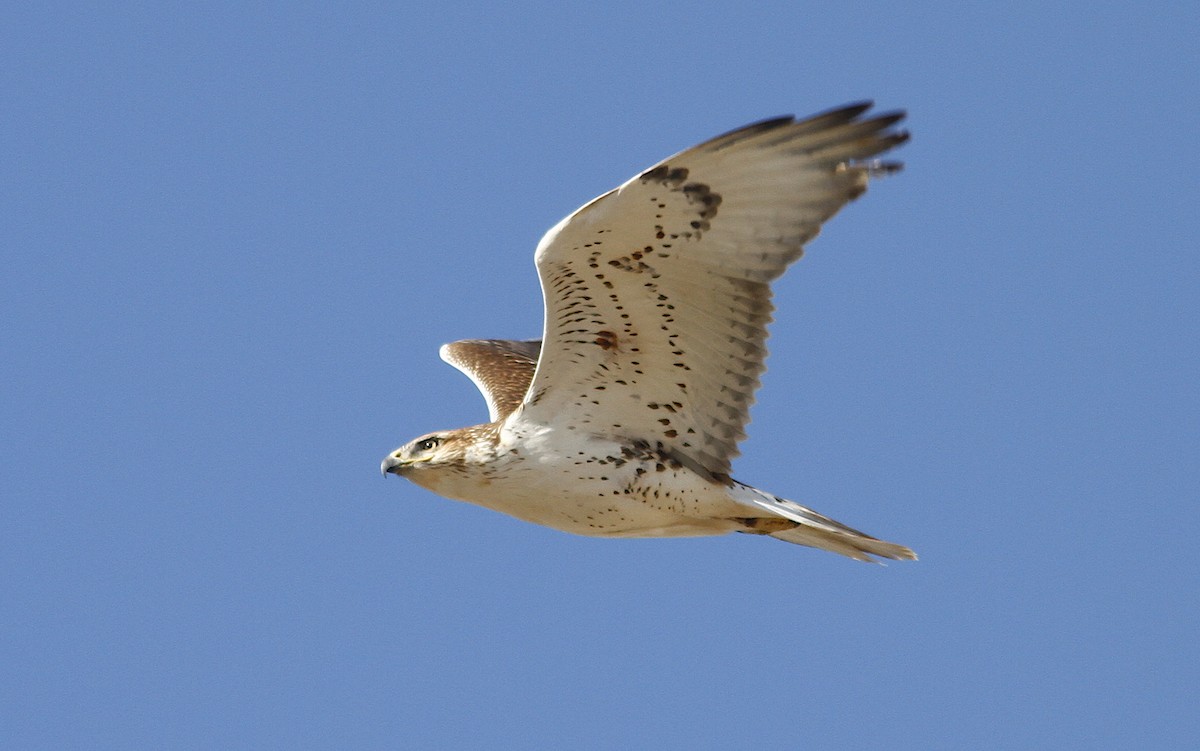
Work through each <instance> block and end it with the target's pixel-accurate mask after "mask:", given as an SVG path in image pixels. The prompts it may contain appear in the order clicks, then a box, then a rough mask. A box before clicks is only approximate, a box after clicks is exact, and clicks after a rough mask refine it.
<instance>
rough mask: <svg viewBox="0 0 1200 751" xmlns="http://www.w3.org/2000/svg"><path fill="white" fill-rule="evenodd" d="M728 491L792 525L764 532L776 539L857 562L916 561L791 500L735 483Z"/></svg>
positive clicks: (900, 547)
mask: <svg viewBox="0 0 1200 751" xmlns="http://www.w3.org/2000/svg"><path fill="white" fill-rule="evenodd" d="M731 490H732V491H733V496H734V497H735V498H736V499H737V500H739V501H741V502H743V503H746V504H749V505H751V506H755V507H758V508H760V509H765V510H767V511H770V512H771V513H772V514H775V515H778V516H780V517H783V518H784V519H788V520H790V521H792V522H795V523H796V526H794V527H791V528H789V529H783V530H777V531H773V532H767V533H766V534H769V535H771V537H774V538H776V539H778V540H784V541H786V542H792V543H795V544H797V545H807V546H809V547H813V548H821V549H823V550H828V551H831V552H834V553H840V554H842V555H844V556H849V557H850V558H854V559H855V560H859V561H870V562H877V561H875V559H874V558H872V557H871V556H873V555H874V556H879V557H880V558H891V559H892V560H910V561H915V560H916V559H917V554H916V553H914V552H913V551H912V550H910V549H909V548H906V547H904V546H903V545H897V544H896V543H894V542H885V541H883V540H878V539H876V538H874V537H871V536H870V535H865V534H863V533H862V532H859V531H858V530H857V529H851V528H850V527H847V526H846V525H845V524H842V523H841V522H838V521H834V520H833V519H830V518H829V517H828V516H823V515H821V514H818V513H817V512H816V511H813V510H812V509H810V508H805V507H804V506H801V505H800V504H798V503H796V502H795V501H789V500H787V499H786V498H780V497H778V496H774V495H771V494H770V493H767V492H764V491H762V490H759V489H758V488H754V487H751V486H749V485H743V484H742V483H740V482H736V481H735V482H734V485H733V488H732V489H731Z"/></svg>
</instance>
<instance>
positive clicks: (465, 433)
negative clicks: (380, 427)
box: [379, 425, 496, 490]
mask: <svg viewBox="0 0 1200 751" xmlns="http://www.w3.org/2000/svg"><path fill="white" fill-rule="evenodd" d="M491 427H493V426H490V425H477V426H475V427H471V428H459V429H458V430H443V431H439V432H437V433H426V434H425V435H423V436H421V437H419V438H414V439H413V440H411V441H409V442H408V443H406V444H404V445H403V446H401V447H400V448H398V449H396V450H395V451H393V452H392V453H390V454H388V455H387V456H385V457H384V458H383V462H382V463H381V464H380V465H379V469H380V471H382V472H383V473H384V475H387V474H388V473H391V474H393V475H399V476H401V477H407V478H408V479H409V480H412V481H413V482H415V483H416V484H418V485H420V486H422V487H425V488H429V489H430V490H434V489H435V486H437V485H438V484H439V481H440V480H441V479H442V478H445V477H446V476H447V474H463V473H469V472H470V470H471V468H472V465H476V464H482V463H486V462H487V460H488V459H490V458H493V457H495V453H496V452H495V444H496V436H495V434H494V432H493V431H491V430H488V428H491Z"/></svg>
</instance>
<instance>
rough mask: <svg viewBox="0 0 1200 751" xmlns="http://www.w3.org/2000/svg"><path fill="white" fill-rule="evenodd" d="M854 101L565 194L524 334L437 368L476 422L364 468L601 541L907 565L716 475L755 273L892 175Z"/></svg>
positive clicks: (742, 366) (757, 305) (778, 267)
mask: <svg viewBox="0 0 1200 751" xmlns="http://www.w3.org/2000/svg"><path fill="white" fill-rule="evenodd" d="M870 107H871V103H869V102H866V103H859V104H854V105H850V106H846V107H841V108H839V109H834V110H830V111H827V112H824V113H821V114H818V115H815V116H813V117H809V118H807V119H804V120H796V119H795V118H793V117H781V118H775V119H771V120H764V121H762V122H758V123H755V124H753V125H748V126H746V127H743V128H740V129H738V130H734V131H731V132H729V133H726V134H724V135H722V136H718V137H716V138H714V139H712V140H710V141H706V142H704V143H702V144H700V145H699V146H695V147H693V148H690V149H688V150H686V151H683V152H680V153H679V154H676V155H675V156H672V157H669V158H667V159H665V160H664V161H662V162H659V163H658V164H656V165H654V166H653V167H651V168H649V169H647V170H646V171H644V172H642V173H641V174H639V175H637V176H635V177H634V178H633V179H631V180H629V181H628V182H626V183H625V184H624V185H621V186H620V187H619V188H617V189H615V190H612V191H610V192H608V193H605V194H604V195H602V196H600V197H599V198H596V199H595V200H593V201H590V202H589V203H587V204H585V205H584V206H583V207H582V208H580V209H578V210H577V211H575V212H574V213H573V214H571V215H570V216H568V217H567V218H565V219H563V220H562V221H561V222H559V223H558V224H557V225H556V226H554V227H553V228H552V229H550V231H548V232H547V233H546V234H545V236H544V237H543V238H542V240H541V242H540V243H539V244H538V247H537V252H536V255H535V262H536V264H537V270H538V276H539V277H540V279H541V284H542V296H543V298H544V302H545V326H544V329H543V334H542V339H541V340H530V341H510V340H497V339H472V340H465V341H458V342H454V343H452V344H446V345H444V346H443V347H442V348H441V356H442V359H443V360H445V361H446V362H448V363H450V364H451V365H453V366H454V367H456V368H458V369H459V370H461V371H463V372H464V373H465V374H466V375H467V376H469V377H470V378H471V380H472V381H474V382H475V385H476V386H478V387H479V390H480V391H481V392H482V393H483V396H484V398H485V399H486V400H487V406H488V412H489V416H490V421H489V422H487V423H484V424H482V425H476V426H474V427H467V428H459V429H457V430H442V431H437V432H435V433H428V434H426V435H423V436H421V437H419V438H416V439H415V440H413V441H411V442H409V443H407V444H405V445H404V446H402V447H400V448H398V449H396V450H395V451H393V452H391V453H390V454H388V455H387V457H385V458H384V460H383V463H382V470H383V472H384V473H385V475H386V473H392V474H396V475H400V476H402V477H406V478H408V479H409V480H412V481H413V482H415V483H417V484H418V485H421V486H422V487H425V488H427V489H429V490H432V491H434V492H435V493H439V494H441V495H443V496H447V497H449V498H453V499H457V500H462V501H468V502H470V503H475V504H478V505H480V506H485V507H487V508H490V509H494V510H496V511H501V512H503V513H506V514H510V515H512V516H515V517H517V518H519V519H524V520H526V521H529V522H533V523H535V524H542V525H545V526H547V527H553V528H555V529H559V530H563V531H566V532H574V533H576V534H582V535H593V536H601V537H677V536H699V535H720V534H725V533H728V532H746V533H750V534H756V535H769V536H771V537H774V538H777V539H780V540H786V541H788V542H792V543H798V544H800V545H808V546H811V547H815V548H822V549H825V550H830V551H833V552H835V553H841V554H842V555H846V556H849V557H851V558H856V559H859V560H864V561H871V560H874V558H872V556H878V557H881V558H892V559H915V558H916V555H915V554H914V553H913V552H912V551H911V550H909V549H908V548H906V547H904V546H902V545H897V544H894V543H890V542H884V541H882V540H879V539H876V538H874V537H870V536H868V535H865V534H863V533H862V532H859V531H857V530H854V529H851V528H850V527H847V526H846V525H844V524H842V523H840V522H837V521H834V520H833V519H830V518H829V517H827V516H823V515H821V514H819V513H817V512H816V511H813V510H812V509H809V508H806V507H805V506H801V505H800V504H798V503H796V502H794V501H790V500H786V499H784V498H781V497H779V496H776V495H773V494H771V493H768V492H765V491H762V490H759V489H757V488H754V487H751V486H750V485H746V484H743V483H741V482H738V481H737V480H734V479H733V478H732V477H730V460H731V459H733V458H734V457H735V456H736V455H737V454H738V450H737V444H738V442H739V441H740V440H741V439H742V438H744V437H745V432H744V427H745V425H746V423H747V422H748V421H749V419H750V418H749V407H750V404H751V402H752V401H753V400H754V391H755V389H756V388H757V387H758V385H759V376H760V375H761V374H762V372H763V371H764V370H765V366H764V364H763V360H764V358H765V356H766V348H765V347H764V342H765V340H766V338H767V330H766V326H767V323H768V322H769V321H770V320H771V311H772V309H773V307H772V305H771V287H770V284H771V282H772V281H773V280H774V279H776V278H777V277H779V276H780V275H781V274H782V273H783V272H784V270H785V269H786V268H787V267H788V265H790V264H791V263H792V262H793V261H795V260H796V259H798V258H799V257H800V255H801V253H802V252H803V250H804V246H805V244H806V243H807V242H808V241H809V240H811V239H812V238H813V237H815V236H816V235H817V233H818V232H819V231H820V229H821V224H822V223H823V222H824V221H825V220H826V219H828V218H830V217H831V216H833V215H834V214H835V213H837V211H838V210H839V209H841V208H842V207H843V206H844V205H846V204H847V203H849V202H850V201H852V200H854V199H855V198H857V197H858V196H859V195H861V194H862V193H863V192H864V191H865V190H866V188H867V183H868V182H869V181H870V179H871V178H873V177H877V176H880V175H884V174H887V173H890V172H895V171H897V170H898V169H899V168H900V164H899V163H896V162H882V161H878V160H875V159H874V157H876V156H878V155H880V154H882V153H883V152H886V151H888V150H889V149H892V148H893V147H895V146H898V145H900V144H902V143H904V142H905V141H906V140H907V139H908V134H907V133H906V132H905V131H903V130H899V129H898V127H897V125H896V124H897V123H898V122H899V121H900V120H902V119H903V117H904V113H903V112H891V113H886V114H869V113H868V110H869V109H870Z"/></svg>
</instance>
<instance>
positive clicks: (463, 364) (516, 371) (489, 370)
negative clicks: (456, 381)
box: [438, 339, 542, 422]
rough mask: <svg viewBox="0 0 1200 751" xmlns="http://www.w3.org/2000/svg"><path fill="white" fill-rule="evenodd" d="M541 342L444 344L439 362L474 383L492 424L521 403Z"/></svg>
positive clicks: (500, 341)
mask: <svg viewBox="0 0 1200 751" xmlns="http://www.w3.org/2000/svg"><path fill="white" fill-rule="evenodd" d="M541 347H542V343H541V341H540V340H537V339H531V340H528V341H512V340H509V339H464V340H462V341H458V342H451V343H450V344H443V345H442V348H441V349H440V350H438V354H440V355H441V356H442V359H443V360H445V361H446V362H448V363H450V364H451V365H453V366H454V367H456V368H458V369H459V370H461V371H462V372H464V373H466V374H467V376H468V377H469V378H470V379H471V380H472V381H474V382H475V385H476V386H478V387H479V391H480V393H482V394H483V398H484V399H486V400H487V405H488V414H489V415H490V417H491V420H492V422H496V421H497V420H503V419H504V418H506V417H508V416H509V414H510V413H512V411H513V410H514V409H516V408H517V406H518V405H519V404H520V403H521V399H522V397H524V396H525V392H526V391H527V390H528V389H529V382H530V381H531V380H532V379H533V370H534V368H535V367H537V358H538V350H540V349H541Z"/></svg>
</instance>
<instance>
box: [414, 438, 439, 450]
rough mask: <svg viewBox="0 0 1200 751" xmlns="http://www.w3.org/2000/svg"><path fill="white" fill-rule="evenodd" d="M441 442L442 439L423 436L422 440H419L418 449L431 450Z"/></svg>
mask: <svg viewBox="0 0 1200 751" xmlns="http://www.w3.org/2000/svg"><path fill="white" fill-rule="evenodd" d="M439 443H441V441H440V440H439V439H437V438H422V439H421V440H419V441H417V450H418V451H429V450H430V449H432V448H435V447H437V445H438V444H439Z"/></svg>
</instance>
